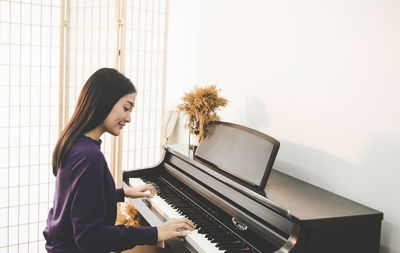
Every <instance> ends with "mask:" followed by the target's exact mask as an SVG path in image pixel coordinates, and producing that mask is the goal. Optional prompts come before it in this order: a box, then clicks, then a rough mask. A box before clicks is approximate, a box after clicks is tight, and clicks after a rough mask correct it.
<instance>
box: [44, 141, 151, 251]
mask: <svg viewBox="0 0 400 253" xmlns="http://www.w3.org/2000/svg"><path fill="white" fill-rule="evenodd" d="M100 144H101V140H100V141H95V140H93V139H91V138H89V137H86V136H84V135H82V136H80V137H79V138H78V139H77V140H76V142H75V143H74V144H73V145H72V147H71V149H70V151H69V152H68V155H67V157H66V160H65V162H64V165H63V167H62V168H60V169H59V170H58V172H57V178H56V189H55V193H54V202H53V208H51V209H50V212H49V216H48V218H47V226H46V228H45V230H44V231H43V235H44V237H45V239H46V242H47V243H46V249H47V251H48V252H57V253H61V252H70V253H72V252H85V253H86V252H96V253H99V252H110V251H117V252H118V251H123V250H126V249H130V248H132V247H134V246H135V245H143V244H156V243H157V237H158V234H157V228H156V227H140V228H136V227H129V228H127V227H125V226H124V225H118V226H115V220H116V216H117V202H118V201H123V200H124V191H123V189H122V188H120V189H115V183H114V180H113V178H112V176H111V174H110V171H109V169H108V166H107V162H106V160H105V158H104V155H103V153H102V152H101V151H100Z"/></svg>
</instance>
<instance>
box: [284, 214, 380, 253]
mask: <svg viewBox="0 0 400 253" xmlns="http://www.w3.org/2000/svg"><path fill="white" fill-rule="evenodd" d="M380 233H381V222H380V221H377V220H370V221H359V220H357V221H350V222H345V223H343V222H339V223H329V225H322V226H303V229H302V232H301V234H300V236H299V240H298V243H297V244H296V245H295V247H294V249H293V250H292V251H290V253H321V252H323V253H379V248H380Z"/></svg>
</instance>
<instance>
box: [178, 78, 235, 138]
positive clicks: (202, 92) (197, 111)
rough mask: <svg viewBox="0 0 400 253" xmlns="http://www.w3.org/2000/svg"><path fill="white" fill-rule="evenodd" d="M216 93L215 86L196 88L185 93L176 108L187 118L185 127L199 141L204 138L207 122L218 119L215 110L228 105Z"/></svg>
mask: <svg viewBox="0 0 400 253" xmlns="http://www.w3.org/2000/svg"><path fill="white" fill-rule="evenodd" d="M218 91H219V90H217V88H216V86H215V85H210V86H206V87H204V88H201V87H197V86H196V87H195V88H194V90H193V91H191V92H189V93H185V96H183V98H182V103H181V104H179V105H178V106H177V108H178V111H179V112H184V113H185V114H186V116H187V122H186V124H185V127H187V128H189V133H191V134H195V135H197V136H198V137H199V140H201V139H202V138H203V137H204V136H205V133H206V127H207V124H208V122H210V121H218V120H219V119H220V118H219V116H218V115H217V112H216V111H217V109H219V107H224V106H226V105H227V104H228V100H227V99H225V98H222V97H219V96H218Z"/></svg>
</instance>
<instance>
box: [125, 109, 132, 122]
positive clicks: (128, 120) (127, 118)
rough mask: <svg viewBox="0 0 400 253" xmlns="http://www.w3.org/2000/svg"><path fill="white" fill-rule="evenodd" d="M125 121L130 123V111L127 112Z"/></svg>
mask: <svg viewBox="0 0 400 253" xmlns="http://www.w3.org/2000/svg"><path fill="white" fill-rule="evenodd" d="M125 121H126V122H128V123H130V122H131V113H130V112H128V116H126V118H125Z"/></svg>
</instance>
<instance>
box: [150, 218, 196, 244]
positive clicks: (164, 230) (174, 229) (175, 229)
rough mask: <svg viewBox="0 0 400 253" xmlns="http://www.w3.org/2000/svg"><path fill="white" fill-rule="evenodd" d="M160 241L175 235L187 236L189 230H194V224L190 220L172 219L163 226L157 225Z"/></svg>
mask: <svg viewBox="0 0 400 253" xmlns="http://www.w3.org/2000/svg"><path fill="white" fill-rule="evenodd" d="M157 230H158V241H164V240H168V239H170V238H172V237H175V236H187V234H188V233H187V231H193V230H194V224H193V222H191V221H190V220H188V219H186V218H184V219H175V218H173V219H170V220H168V221H167V222H165V223H164V224H162V225H161V226H159V227H157Z"/></svg>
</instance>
